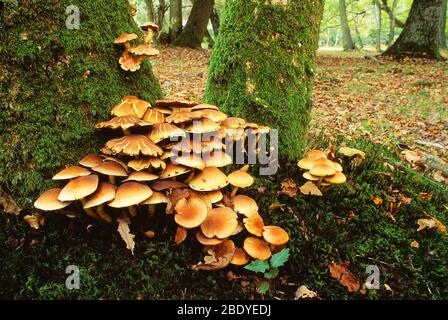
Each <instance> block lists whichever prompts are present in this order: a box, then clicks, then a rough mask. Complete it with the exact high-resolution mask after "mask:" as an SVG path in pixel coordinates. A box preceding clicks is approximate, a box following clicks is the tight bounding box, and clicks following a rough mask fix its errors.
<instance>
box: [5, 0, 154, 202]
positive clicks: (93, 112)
mask: <svg viewBox="0 0 448 320" xmlns="http://www.w3.org/2000/svg"><path fill="white" fill-rule="evenodd" d="M71 4H73V1H71V0H33V1H31V0H26V1H21V2H20V5H19V4H17V3H16V2H1V3H0V7H1V8H0V29H1V30H2V32H1V33H0V43H2V45H1V46H0V68H1V70H2V72H1V76H0V88H1V90H0V184H1V185H2V186H3V187H4V188H6V190H7V192H10V193H11V194H14V198H15V200H16V201H18V202H19V204H20V205H21V206H29V205H31V203H32V201H33V199H35V198H36V196H37V195H38V194H39V193H40V192H41V191H42V190H44V189H46V188H48V187H50V186H51V185H52V183H53V182H52V180H51V177H52V175H53V174H54V172H57V171H58V170H59V169H60V168H61V167H63V166H64V165H65V164H67V163H76V162H77V161H78V160H79V159H80V158H81V157H82V156H83V155H85V154H86V153H87V152H91V151H97V150H98V148H99V147H100V146H101V144H102V142H103V139H101V137H99V136H98V134H97V133H95V131H94V128H93V125H94V124H95V123H96V122H98V121H100V120H104V119H107V118H109V111H110V109H111V107H112V106H113V105H114V104H116V103H117V102H118V101H119V100H120V99H121V98H122V97H123V96H125V95H138V96H139V97H141V98H143V99H147V100H149V101H154V100H155V99H156V98H158V97H160V96H161V90H160V87H159V84H158V81H157V80H156V79H155V78H154V76H153V74H152V71H151V65H150V62H149V61H144V62H143V65H142V68H141V69H140V70H139V71H137V72H135V73H129V72H124V71H122V70H121V69H120V66H119V64H118V58H119V56H120V54H121V52H122V51H123V48H122V47H118V46H116V45H114V43H113V41H114V39H115V38H116V37H117V36H118V35H120V34H122V33H129V32H136V33H138V34H140V31H139V29H138V27H137V25H136V24H135V22H134V20H133V19H132V16H131V14H130V11H129V5H128V1H126V0H95V1H91V0H79V1H77V2H76V5H77V6H78V8H79V11H80V28H79V29H73V30H70V29H68V28H67V27H66V24H65V23H66V19H67V17H68V15H67V14H66V13H65V12H66V8H67V7H68V6H70V5H71ZM6 43H7V44H8V45H3V44H6Z"/></svg>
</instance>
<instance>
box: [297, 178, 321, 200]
mask: <svg viewBox="0 0 448 320" xmlns="http://www.w3.org/2000/svg"><path fill="white" fill-rule="evenodd" d="M299 189H300V192H301V193H302V194H304V195H306V196H308V195H312V196H320V197H321V196H322V195H323V194H322V192H321V191H320V190H319V188H318V187H317V186H316V185H315V184H314V183H313V182H311V181H308V182H306V183H305V184H304V185H303V186H301V187H300V188H299Z"/></svg>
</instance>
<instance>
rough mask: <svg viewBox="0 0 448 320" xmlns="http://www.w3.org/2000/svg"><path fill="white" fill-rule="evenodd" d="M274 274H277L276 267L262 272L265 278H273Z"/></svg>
mask: <svg viewBox="0 0 448 320" xmlns="http://www.w3.org/2000/svg"><path fill="white" fill-rule="evenodd" d="M276 276H278V268H272V269H271V270H269V271H268V272H265V273H264V277H265V278H266V279H274V278H275V277H276Z"/></svg>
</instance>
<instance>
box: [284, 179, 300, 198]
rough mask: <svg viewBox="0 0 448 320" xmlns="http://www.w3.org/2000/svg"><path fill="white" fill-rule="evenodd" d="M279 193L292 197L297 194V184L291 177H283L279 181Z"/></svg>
mask: <svg viewBox="0 0 448 320" xmlns="http://www.w3.org/2000/svg"><path fill="white" fill-rule="evenodd" d="M280 184H281V190H280V194H284V195H287V196H288V197H291V198H294V197H295V196H296V195H297V184H296V182H295V181H294V180H293V179H290V178H288V179H284V180H283V181H282V182H281V183H280Z"/></svg>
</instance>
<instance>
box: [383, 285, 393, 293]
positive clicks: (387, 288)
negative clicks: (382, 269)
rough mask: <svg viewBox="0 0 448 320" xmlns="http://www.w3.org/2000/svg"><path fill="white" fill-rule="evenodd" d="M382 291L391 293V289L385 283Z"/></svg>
mask: <svg viewBox="0 0 448 320" xmlns="http://www.w3.org/2000/svg"><path fill="white" fill-rule="evenodd" d="M384 289H385V290H386V291H389V292H392V288H391V287H390V286H389V285H388V284H387V283H385V284H384Z"/></svg>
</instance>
